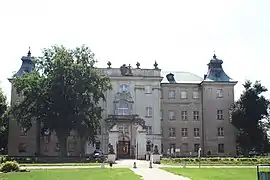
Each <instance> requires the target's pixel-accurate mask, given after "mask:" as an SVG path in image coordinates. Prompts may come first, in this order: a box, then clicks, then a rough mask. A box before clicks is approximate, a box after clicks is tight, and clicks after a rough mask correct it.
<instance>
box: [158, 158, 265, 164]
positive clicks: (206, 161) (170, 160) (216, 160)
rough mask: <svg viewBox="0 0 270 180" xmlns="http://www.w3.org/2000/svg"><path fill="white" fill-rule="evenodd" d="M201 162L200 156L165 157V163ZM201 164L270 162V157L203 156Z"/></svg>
mask: <svg viewBox="0 0 270 180" xmlns="http://www.w3.org/2000/svg"><path fill="white" fill-rule="evenodd" d="M184 162H186V164H199V159H198V158H163V159H162V160H161V163H163V164H184ZM200 162H201V164H208V165H212V164H213V165H215V164H216V165H257V164H270V157H264V158H219V157H215V158H201V159H200Z"/></svg>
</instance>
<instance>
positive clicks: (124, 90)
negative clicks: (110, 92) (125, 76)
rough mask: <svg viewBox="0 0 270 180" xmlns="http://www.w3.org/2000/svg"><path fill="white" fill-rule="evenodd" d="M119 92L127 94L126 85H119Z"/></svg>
mask: <svg viewBox="0 0 270 180" xmlns="http://www.w3.org/2000/svg"><path fill="white" fill-rule="evenodd" d="M120 92H128V85H127V84H121V85H120Z"/></svg>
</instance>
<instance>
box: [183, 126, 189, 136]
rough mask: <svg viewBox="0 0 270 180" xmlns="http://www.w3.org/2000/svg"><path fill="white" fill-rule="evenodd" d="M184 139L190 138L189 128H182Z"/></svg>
mask: <svg viewBox="0 0 270 180" xmlns="http://www.w3.org/2000/svg"><path fill="white" fill-rule="evenodd" d="M182 137H188V128H182Z"/></svg>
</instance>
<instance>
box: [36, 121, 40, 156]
mask: <svg viewBox="0 0 270 180" xmlns="http://www.w3.org/2000/svg"><path fill="white" fill-rule="evenodd" d="M40 129H41V128H40V120H37V121H36V156H40V133H41V132H40Z"/></svg>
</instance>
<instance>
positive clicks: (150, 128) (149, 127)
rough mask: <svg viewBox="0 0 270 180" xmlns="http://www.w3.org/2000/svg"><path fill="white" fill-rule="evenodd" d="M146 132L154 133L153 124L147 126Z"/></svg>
mask: <svg viewBox="0 0 270 180" xmlns="http://www.w3.org/2000/svg"><path fill="white" fill-rule="evenodd" d="M146 133H147V134H152V126H146Z"/></svg>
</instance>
